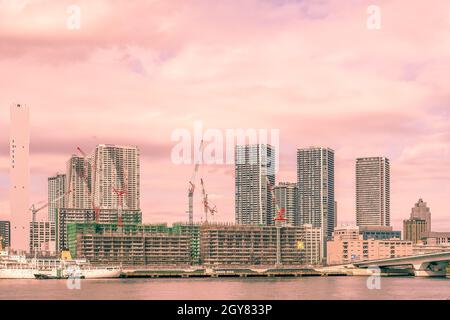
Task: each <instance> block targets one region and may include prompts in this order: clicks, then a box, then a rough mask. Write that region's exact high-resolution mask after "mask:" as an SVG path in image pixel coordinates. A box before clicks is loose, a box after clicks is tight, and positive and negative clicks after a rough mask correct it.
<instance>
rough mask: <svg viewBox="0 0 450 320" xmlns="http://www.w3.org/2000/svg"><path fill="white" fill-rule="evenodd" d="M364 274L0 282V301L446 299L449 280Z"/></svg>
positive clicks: (449, 284)
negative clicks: (373, 278) (374, 284)
mask: <svg viewBox="0 0 450 320" xmlns="http://www.w3.org/2000/svg"><path fill="white" fill-rule="evenodd" d="M366 281H367V278H366V277H321V278H295V279H286V278H284V279H255V278H252V279H114V280H81V288H80V289H79V290H76V289H72V290H69V289H68V288H67V282H66V280H0V299H450V279H439V278H434V279H433V278H413V277H411V278H410V277H407V278H406V277H399V278H381V289H379V290H376V289H374V290H369V289H367V286H366Z"/></svg>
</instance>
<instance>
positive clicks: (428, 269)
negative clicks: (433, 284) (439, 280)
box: [413, 261, 448, 277]
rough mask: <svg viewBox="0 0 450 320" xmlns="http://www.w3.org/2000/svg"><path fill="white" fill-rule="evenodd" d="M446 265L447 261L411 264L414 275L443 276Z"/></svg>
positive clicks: (445, 272)
mask: <svg viewBox="0 0 450 320" xmlns="http://www.w3.org/2000/svg"><path fill="white" fill-rule="evenodd" d="M447 265H448V262H447V261H443V262H442V261H441V262H423V263H420V264H413V268H414V275H415V276H416V277H445V276H446V275H447V271H446V268H447Z"/></svg>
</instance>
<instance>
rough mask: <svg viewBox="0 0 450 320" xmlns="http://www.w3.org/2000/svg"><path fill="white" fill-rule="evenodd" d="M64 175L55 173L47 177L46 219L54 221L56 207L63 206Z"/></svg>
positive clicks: (64, 205)
mask: <svg viewBox="0 0 450 320" xmlns="http://www.w3.org/2000/svg"><path fill="white" fill-rule="evenodd" d="M65 192H66V175H65V174H59V173H57V174H56V175H55V176H53V177H49V178H48V221H55V215H56V209H58V208H65V207H66V203H65V200H66V199H65V198H66V197H64V193H65Z"/></svg>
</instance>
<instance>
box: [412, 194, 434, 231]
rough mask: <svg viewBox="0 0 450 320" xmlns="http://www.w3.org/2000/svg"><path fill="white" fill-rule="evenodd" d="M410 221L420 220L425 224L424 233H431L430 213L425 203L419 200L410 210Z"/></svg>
mask: <svg viewBox="0 0 450 320" xmlns="http://www.w3.org/2000/svg"><path fill="white" fill-rule="evenodd" d="M411 219H421V220H425V222H426V231H427V232H431V211H430V208H428V207H427V203H426V202H424V201H423V200H422V199H419V201H417V203H416V204H415V205H414V207H413V208H412V209H411Z"/></svg>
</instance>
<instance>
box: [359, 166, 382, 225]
mask: <svg viewBox="0 0 450 320" xmlns="http://www.w3.org/2000/svg"><path fill="white" fill-rule="evenodd" d="M356 225H358V226H390V165H389V159H387V158H384V157H370V158H358V159H356Z"/></svg>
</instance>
